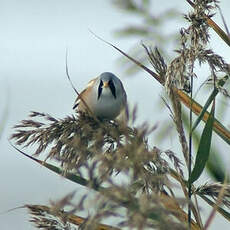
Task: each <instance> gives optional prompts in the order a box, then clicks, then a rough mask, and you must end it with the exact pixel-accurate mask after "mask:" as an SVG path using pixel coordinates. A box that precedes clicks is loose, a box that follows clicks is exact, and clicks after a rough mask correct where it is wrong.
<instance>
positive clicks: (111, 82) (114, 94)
mask: <svg viewBox="0 0 230 230" xmlns="http://www.w3.org/2000/svg"><path fill="white" fill-rule="evenodd" d="M109 88H110V90H111V92H112V94H113V96H114V98H116V97H117V95H116V88H115V86H114V83H113V81H112V80H109Z"/></svg>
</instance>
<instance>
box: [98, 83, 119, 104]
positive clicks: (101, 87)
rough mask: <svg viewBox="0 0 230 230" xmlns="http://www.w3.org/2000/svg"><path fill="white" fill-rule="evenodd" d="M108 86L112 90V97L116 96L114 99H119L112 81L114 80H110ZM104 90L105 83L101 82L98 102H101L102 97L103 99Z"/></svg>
mask: <svg viewBox="0 0 230 230" xmlns="http://www.w3.org/2000/svg"><path fill="white" fill-rule="evenodd" d="M108 84H109V88H110V90H111V93H112V95H113V96H114V98H117V95H116V88H115V86H114V83H113V81H112V80H109V83H108ZM102 89H103V81H100V85H99V87H98V94H97V100H99V99H100V97H101V93H102Z"/></svg>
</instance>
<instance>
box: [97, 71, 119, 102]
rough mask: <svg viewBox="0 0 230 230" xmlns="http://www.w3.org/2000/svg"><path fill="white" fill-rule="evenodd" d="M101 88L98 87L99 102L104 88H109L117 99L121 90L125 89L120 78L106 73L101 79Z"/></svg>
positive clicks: (99, 79)
mask: <svg viewBox="0 0 230 230" xmlns="http://www.w3.org/2000/svg"><path fill="white" fill-rule="evenodd" d="M98 81H99V86H98V98H97V99H98V100H99V99H100V96H101V93H102V90H103V87H109V89H110V90H111V93H112V95H113V97H114V98H115V99H116V98H117V95H118V94H120V93H121V92H120V91H121V88H123V86H122V83H121V81H120V79H119V78H118V77H116V76H115V75H114V74H113V73H110V72H104V73H102V74H101V75H100V76H99V78H98Z"/></svg>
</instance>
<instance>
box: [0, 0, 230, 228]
mask: <svg viewBox="0 0 230 230" xmlns="http://www.w3.org/2000/svg"><path fill="white" fill-rule="evenodd" d="M157 2H159V1H154V4H153V10H154V9H155V8H156V7H157V11H158V12H159V11H161V10H164V9H166V8H167V7H173V6H174V5H175V6H176V7H177V9H178V10H181V12H184V11H183V10H184V9H189V6H188V5H187V4H186V3H185V1H181V0H180V1H179V0H177V1H167V0H163V1H161V4H160V5H158V3H157ZM221 2H222V4H221V5H222V6H223V14H224V15H225V17H226V21H227V23H228V22H229V24H230V16H229V10H230V3H229V1H228V0H223V1H221ZM186 11H187V10H186ZM134 22H139V21H138V19H136V18H135V17H134V16H132V15H125V14H124V13H123V12H122V11H120V10H118V9H117V8H115V7H113V6H112V4H111V1H102V0H94V1H90V0H85V1H77V0H65V1H63V0H20V1H19V0H0V31H1V36H0V111H1V112H2V111H3V109H4V106H5V103H6V102H7V101H8V99H9V101H8V102H9V105H8V109H9V113H8V119H7V123H6V128H5V131H4V133H3V136H2V137H1V140H0V144H1V153H0V181H1V185H0V188H1V196H0V212H3V211H6V210H8V209H11V208H15V207H17V206H22V205H24V204H26V203H29V204H30V203H31V204H43V203H46V204H48V202H49V200H50V199H51V198H52V199H58V198H61V197H62V196H64V195H66V194H67V193H68V192H70V191H73V190H75V189H76V184H73V183H71V182H69V181H66V180H65V179H63V178H61V177H59V176H57V175H56V174H54V173H52V172H50V171H49V170H47V169H45V168H42V167H40V166H38V165H37V164H35V163H34V162H31V160H29V159H26V158H25V157H23V156H22V155H20V154H19V153H18V152H16V151H15V150H14V149H13V148H12V147H11V146H10V144H9V142H8V137H9V135H10V134H11V133H12V126H13V125H15V124H17V123H18V122H19V121H20V120H22V119H25V118H27V115H28V113H29V112H30V111H31V110H35V111H40V112H46V113H49V114H51V115H53V116H55V117H59V118H61V117H64V116H66V115H69V114H72V113H73V111H72V105H73V102H74V100H75V93H74V92H73V90H72V89H71V86H70V84H69V82H68V80H67V78H66V75H65V50H66V47H68V50H69V72H70V75H71V77H72V80H73V82H74V84H75V86H76V88H77V89H78V90H81V89H83V88H84V86H85V85H86V84H87V82H88V81H89V80H90V79H92V78H93V77H95V76H97V75H98V74H100V73H101V72H104V71H110V72H114V73H115V74H116V75H117V76H118V77H120V78H121V80H122V81H123V83H124V86H125V88H126V91H127V94H128V99H129V101H130V103H131V104H132V105H134V104H136V103H137V104H138V110H139V116H140V121H144V120H146V119H147V120H148V121H149V122H150V123H154V122H156V123H157V122H159V123H160V122H161V121H162V118H161V117H162V115H161V114H157V111H156V109H155V107H154V100H157V101H158V100H159V97H160V89H161V87H159V85H158V83H156V82H155V81H153V80H152V79H151V78H150V77H149V76H148V75H147V74H138V75H135V77H133V78H125V74H124V71H123V70H121V69H120V68H119V65H118V64H117V59H118V57H120V54H119V53H118V52H117V51H115V50H114V49H112V48H111V47H109V46H108V45H106V44H105V43H103V42H101V41H99V40H98V39H96V38H95V37H94V36H93V35H92V34H91V33H90V32H89V30H92V31H94V32H95V33H96V34H97V35H99V36H100V37H103V38H104V39H106V40H108V41H110V42H112V43H113V44H115V45H117V46H119V47H120V48H121V49H123V50H124V51H128V50H129V48H130V47H131V46H132V45H133V44H135V43H138V42H140V41H138V38H132V39H118V38H115V37H114V36H113V33H112V32H114V30H115V29H119V28H121V27H123V25H127V24H133V23H134ZM216 22H217V23H219V24H220V25H222V23H221V20H220V17H219V16H217V17H216ZM174 27H175V31H179V29H180V25H176V24H175V25H174ZM167 29H168V30H169V29H170V30H171V28H165V30H167ZM212 46H213V47H214V48H215V50H216V52H217V53H219V54H221V55H223V56H224V57H225V58H226V60H227V61H228V60H229V58H230V54H229V53H230V52H228V53H226V50H227V49H228V47H227V46H226V45H225V44H224V43H223V42H222V41H220V39H218V38H217V36H216V35H214V38H213V42H212ZM139 92H141V93H139ZM1 114H2V113H0V115H1ZM153 114H154V115H153ZM166 117H167V114H166ZM160 124H161V123H160ZM167 147H168V148H170V147H175V144H174V143H172V142H170V141H169V143H168V146H167ZM24 150H25V151H26V149H24ZM26 152H27V151H26ZM28 153H29V152H28ZM81 189H82V187H79V186H78V190H81ZM215 221H216V224H215V225H213V226H212V227H211V228H210V229H215V226H217V225H219V226H220V224H222V225H221V226H223V228H224V226H227V225H226V224H225V223H226V222H225V220H224V219H223V218H216V219H215ZM0 229H1V230H8V229H10V230H11V229H17V230H29V229H34V228H33V227H32V225H31V224H30V223H29V222H28V216H27V215H25V210H24V209H23V210H15V211H12V212H9V213H7V214H3V215H0Z"/></svg>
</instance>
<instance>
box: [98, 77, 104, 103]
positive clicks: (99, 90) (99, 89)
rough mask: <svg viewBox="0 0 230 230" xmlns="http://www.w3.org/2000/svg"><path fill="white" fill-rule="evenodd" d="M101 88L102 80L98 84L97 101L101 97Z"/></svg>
mask: <svg viewBox="0 0 230 230" xmlns="http://www.w3.org/2000/svg"><path fill="white" fill-rule="evenodd" d="M102 86H103V82H102V80H101V81H100V84H99V86H98V94H97V100H99V98H100V96H101V92H102Z"/></svg>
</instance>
